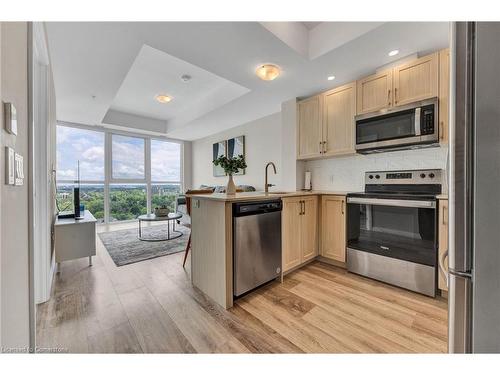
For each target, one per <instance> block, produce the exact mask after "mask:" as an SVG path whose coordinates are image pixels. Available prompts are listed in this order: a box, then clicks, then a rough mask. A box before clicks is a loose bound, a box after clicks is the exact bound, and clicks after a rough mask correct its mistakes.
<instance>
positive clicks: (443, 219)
mask: <svg viewBox="0 0 500 375" xmlns="http://www.w3.org/2000/svg"><path fill="white" fill-rule="evenodd" d="M438 220H439V224H438V227H439V228H438V229H439V230H438V256H439V258H438V259H441V256H442V255H443V254H444V253H445V252H446V251H447V250H448V200H447V199H440V200H439V214H438ZM444 266H445V268H446V270H448V258H446V259H445V261H444ZM438 288H439V289H441V290H444V291H447V290H448V287H447V286H446V279H445V278H444V277H443V275H442V273H441V271H439V276H438Z"/></svg>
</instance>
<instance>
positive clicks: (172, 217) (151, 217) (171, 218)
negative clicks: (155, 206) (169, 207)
mask: <svg viewBox="0 0 500 375" xmlns="http://www.w3.org/2000/svg"><path fill="white" fill-rule="evenodd" d="M180 218H182V214H181V213H178V212H172V213H169V214H168V215H167V216H156V215H155V214H146V215H141V216H139V217H138V218H137V220H138V221H139V236H138V238H139V239H140V240H141V241H150V242H157V241H168V240H173V239H174V238H179V237H180V236H182V234H183V233H182V232H180V231H177V230H175V222H176V221H177V220H179V219H180ZM143 221H166V222H167V236H166V237H164V238H147V237H143V236H142V227H141V222H143ZM170 222H172V230H170Z"/></svg>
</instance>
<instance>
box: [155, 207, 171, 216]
mask: <svg viewBox="0 0 500 375" xmlns="http://www.w3.org/2000/svg"><path fill="white" fill-rule="evenodd" d="M169 213H170V210H169V209H168V208H167V207H155V215H156V216H159V217H162V216H167V215H168V214H169Z"/></svg>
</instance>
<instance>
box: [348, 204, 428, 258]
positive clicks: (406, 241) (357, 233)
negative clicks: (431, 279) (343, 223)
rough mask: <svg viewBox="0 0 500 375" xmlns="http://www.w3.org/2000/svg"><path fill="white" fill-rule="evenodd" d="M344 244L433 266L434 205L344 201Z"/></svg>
mask: <svg viewBox="0 0 500 375" xmlns="http://www.w3.org/2000/svg"><path fill="white" fill-rule="evenodd" d="M347 206H348V208H347V210H348V211H347V212H348V220H349V222H348V242H347V246H348V247H349V248H352V249H357V250H362V251H366V252H370V253H373V254H378V255H383V256H388V257H391V258H396V259H401V260H405V261H410V262H413V263H419V264H424V265H428V266H433V267H434V266H436V264H437V263H436V262H437V255H436V244H437V236H436V233H437V226H436V215H437V213H436V202H435V201H434V200H406V199H380V198H362V197H348V198H347Z"/></svg>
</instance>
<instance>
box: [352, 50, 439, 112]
mask: <svg viewBox="0 0 500 375" xmlns="http://www.w3.org/2000/svg"><path fill="white" fill-rule="evenodd" d="M439 69H440V67H439V53H438V52H435V53H432V54H430V55H427V56H423V57H420V58H418V59H415V60H412V61H410V62H407V63H405V64H402V65H398V66H396V67H394V68H392V69H388V70H386V71H383V72H379V73H376V74H373V75H371V76H368V77H365V78H362V79H359V80H358V81H357V111H356V112H357V114H358V115H360V114H363V113H369V112H374V111H379V110H381V109H385V108H391V107H396V106H400V105H405V104H409V103H412V102H415V101H418V100H424V99H429V98H432V97H436V96H438V95H439V94H440V92H439V90H438V88H439Z"/></svg>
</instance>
